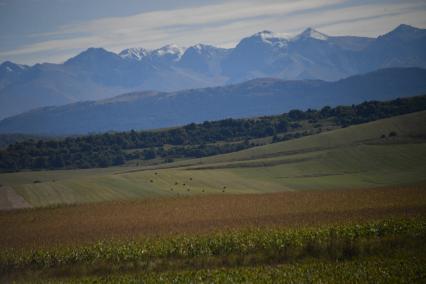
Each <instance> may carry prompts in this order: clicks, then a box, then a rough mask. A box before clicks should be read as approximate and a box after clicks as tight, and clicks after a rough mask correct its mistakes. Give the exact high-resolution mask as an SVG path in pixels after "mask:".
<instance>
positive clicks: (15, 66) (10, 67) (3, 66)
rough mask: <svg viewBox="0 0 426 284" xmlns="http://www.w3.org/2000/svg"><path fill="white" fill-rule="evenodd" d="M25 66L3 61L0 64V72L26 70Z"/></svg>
mask: <svg viewBox="0 0 426 284" xmlns="http://www.w3.org/2000/svg"><path fill="white" fill-rule="evenodd" d="M27 68H28V66H27V65H21V64H16V63H13V62H10V61H5V62H3V63H2V64H0V70H2V69H4V70H6V72H14V71H22V70H25V69H27Z"/></svg>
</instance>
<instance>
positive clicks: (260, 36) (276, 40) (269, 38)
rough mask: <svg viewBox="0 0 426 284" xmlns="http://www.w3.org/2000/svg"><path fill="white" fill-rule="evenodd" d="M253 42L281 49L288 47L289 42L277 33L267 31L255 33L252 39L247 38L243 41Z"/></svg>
mask: <svg viewBox="0 0 426 284" xmlns="http://www.w3.org/2000/svg"><path fill="white" fill-rule="evenodd" d="M252 40H254V41H257V42H258V41H260V42H262V43H264V44H268V45H271V46H273V47H279V48H280V47H283V46H286V45H287V42H288V40H287V38H286V37H284V36H282V35H279V34H276V33H273V32H271V31H267V30H264V31H261V32H258V33H255V34H254V35H252V36H251V37H248V38H245V39H243V40H242V41H246V42H247V41H252Z"/></svg>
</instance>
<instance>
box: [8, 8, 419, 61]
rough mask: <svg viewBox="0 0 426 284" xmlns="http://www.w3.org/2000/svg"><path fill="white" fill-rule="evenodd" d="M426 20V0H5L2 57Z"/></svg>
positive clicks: (217, 41)
mask: <svg viewBox="0 0 426 284" xmlns="http://www.w3.org/2000/svg"><path fill="white" fill-rule="evenodd" d="M401 23H404V24H410V25H414V26H417V27H421V28H426V1H425V0H400V1H398V0H387V1H384V0H356V1H355V0H256V1H254V0H238V1H231V0H228V1H221V0H219V1H215V0H198V1H195V0H173V1H172V0H155V1H154V0H150V1H145V0H139V1H138V0H120V1H118V0H116V1H113V0H0V62H2V61H5V60H11V61H14V62H17V63H24V64H34V63H38V62H62V61H64V60H66V59H67V58H69V57H71V56H73V55H75V54H77V53H79V52H81V51H83V50H85V49H87V48H88V47H92V46H93V47H104V48H106V49H108V50H111V51H114V52H119V51H120V50H122V49H124V48H128V47H145V48H150V49H153V48H158V47H161V46H163V45H166V44H169V43H175V44H178V45H181V46H190V45H194V44H197V43H206V44H213V45H216V46H223V47H233V46H235V44H236V43H237V42H238V41H239V40H240V39H241V38H242V37H245V36H249V35H251V34H253V33H256V32H258V31H261V30H271V31H274V32H276V33H281V34H283V35H294V34H296V33H299V32H301V31H302V30H303V29H305V28H306V27H313V28H316V29H317V30H319V31H321V32H323V33H326V34H330V35H360V36H374V37H375V36H378V35H380V34H383V33H386V32H388V31H390V30H392V29H393V28H395V27H396V26H398V25H399V24H401Z"/></svg>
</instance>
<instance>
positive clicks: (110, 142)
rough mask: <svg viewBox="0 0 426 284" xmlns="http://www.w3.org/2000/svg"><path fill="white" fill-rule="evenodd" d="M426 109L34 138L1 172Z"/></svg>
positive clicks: (88, 164) (234, 145)
mask: <svg viewBox="0 0 426 284" xmlns="http://www.w3.org/2000/svg"><path fill="white" fill-rule="evenodd" d="M425 109H426V95H423V96H417V97H411V98H403V99H396V100H392V101H387V102H378V101H369V102H364V103H362V104H359V105H352V106H338V107H334V108H331V107H329V106H325V107H323V108H322V109H320V110H313V109H308V110H307V111H301V110H291V111H290V112H288V113H284V114H282V115H276V116H264V117H258V118H250V119H225V120H219V121H211V122H209V121H206V122H204V123H201V124H195V123H192V124H188V125H186V126H183V127H179V128H173V129H166V130H157V131H141V132H136V131H133V130H132V131H129V132H118V133H105V134H96V135H86V136H81V137H73V138H71V137H69V138H66V139H62V140H53V139H52V140H38V141H35V140H33V139H30V140H27V141H24V142H18V143H15V144H13V145H9V147H8V148H7V149H5V150H0V169H1V170H2V171H17V170H21V169H33V170H37V169H72V168H94V167H108V166H113V165H121V164H124V163H126V162H127V161H130V160H141V161H142V160H151V159H155V158H157V159H160V162H171V161H173V159H176V158H193V157H203V156H209V155H215V154H220V153H227V152H233V151H238V150H242V149H245V148H249V147H253V146H256V145H257V144H256V141H257V140H259V138H263V137H272V139H271V141H270V142H272V143H273V142H277V141H282V140H288V139H293V138H298V137H301V136H304V135H311V134H316V133H319V132H321V131H325V130H330V129H335V128H337V127H346V126H349V125H353V124H360V123H364V122H369V121H373V120H377V119H381V118H386V117H391V116H396V115H401V114H406V113H411V112H416V111H422V110H425ZM380 135H382V134H379V133H378V136H380ZM391 135H396V134H395V133H393V134H391Z"/></svg>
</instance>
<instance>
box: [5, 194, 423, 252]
mask: <svg viewBox="0 0 426 284" xmlns="http://www.w3.org/2000/svg"><path fill="white" fill-rule="evenodd" d="M425 190H426V188H425V187H424V186H416V187H394V188H393V187H387V188H374V189H357V190H330V191H302V192H282V193H270V194H235V195H231V194H226V195H222V194H216V195H206V196H194V197H190V198H188V197H185V198H184V197H179V198H159V199H146V200H141V201H122V202H104V203H94V204H81V205H70V206H60V207H48V208H36V209H25V210H17V211H3V212H0V228H2V234H0V248H11V247H15V248H22V247H49V246H52V245H59V244H82V243H91V242H93V241H97V240H110V239H121V240H132V239H137V238H139V237H143V236H159V235H165V236H167V235H173V234H205V233H210V232H214V231H220V230H228V229H229V230H233V229H245V228H252V227H265V228H268V227H285V228H293V227H300V226H320V225H329V224H341V223H353V222H364V221H368V220H380V219H383V218H388V217H395V218H405V217H407V218H408V217H418V216H424V215H425V214H426V194H425Z"/></svg>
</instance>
